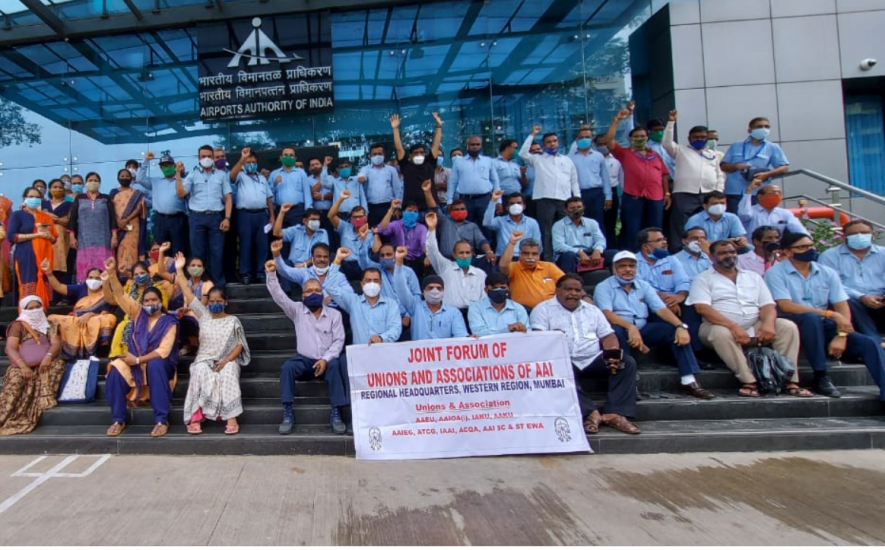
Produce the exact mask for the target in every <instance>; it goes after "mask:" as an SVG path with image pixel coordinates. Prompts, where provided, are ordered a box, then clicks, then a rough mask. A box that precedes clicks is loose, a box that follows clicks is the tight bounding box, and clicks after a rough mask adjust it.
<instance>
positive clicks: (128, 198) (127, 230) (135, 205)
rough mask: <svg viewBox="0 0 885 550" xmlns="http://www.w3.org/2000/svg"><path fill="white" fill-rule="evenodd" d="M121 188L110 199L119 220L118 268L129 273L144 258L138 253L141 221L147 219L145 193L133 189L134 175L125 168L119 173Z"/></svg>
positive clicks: (112, 193)
mask: <svg viewBox="0 0 885 550" xmlns="http://www.w3.org/2000/svg"><path fill="white" fill-rule="evenodd" d="M117 181H118V182H119V183H120V187H118V188H117V189H114V190H113V191H111V194H110V198H111V202H112V203H113V205H114V216H115V217H116V219H117V250H116V253H117V266H118V269H120V270H121V271H124V272H126V271H129V270H130V269H131V268H132V266H133V265H135V263H136V262H138V261H139V260H144V257H139V254H138V251H139V250H140V249H142V250H143V247H141V246H139V245H140V244H141V240H142V239H144V238H145V235H142V223H141V220H143V219H145V216H146V213H145V203H144V200H145V197H144V193H142V192H141V191H138V190H136V189H133V188H132V174H131V173H130V172H129V170H126V169H125V168H124V169H122V170H120V171H119V172H117Z"/></svg>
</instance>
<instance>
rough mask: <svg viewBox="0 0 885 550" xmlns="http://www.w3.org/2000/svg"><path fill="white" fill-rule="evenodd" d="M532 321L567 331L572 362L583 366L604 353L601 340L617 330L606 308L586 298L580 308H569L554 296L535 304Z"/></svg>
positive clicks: (538, 326)
mask: <svg viewBox="0 0 885 550" xmlns="http://www.w3.org/2000/svg"><path fill="white" fill-rule="evenodd" d="M529 321H530V322H531V324H532V330H559V331H562V332H564V333H565V336H566V340H568V350H569V355H570V356H571V359H572V363H573V364H574V365H575V366H576V367H578V368H579V369H581V370H583V369H585V368H587V366H588V365H590V363H592V362H593V361H595V360H596V358H597V357H599V355H600V354H601V353H602V348H601V346H600V341H601V340H602V339H603V338H605V337H606V336H608V335H609V334H613V333H614V330H612V326H611V325H610V324H609V323H608V320H606V318H605V315H603V313H602V311H601V310H600V309H599V308H598V307H596V306H594V305H591V304H588V303H587V302H584V301H583V300H582V301H581V305H579V306H578V308H577V309H576V310H574V311H569V310H567V309H565V308H564V307H562V304H560V303H559V300H557V299H556V297H553V298H551V299H549V300H546V301H544V302H541V303H540V304H538V305H537V306H535V308H534V309H533V310H532V314H531V315H530V316H529Z"/></svg>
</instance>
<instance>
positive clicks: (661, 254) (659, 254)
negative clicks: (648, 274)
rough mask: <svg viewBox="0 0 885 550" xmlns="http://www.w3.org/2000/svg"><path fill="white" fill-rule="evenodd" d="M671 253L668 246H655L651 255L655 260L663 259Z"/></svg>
mask: <svg viewBox="0 0 885 550" xmlns="http://www.w3.org/2000/svg"><path fill="white" fill-rule="evenodd" d="M669 255H670V251H669V250H667V249H666V248H655V249H654V250H652V251H651V257H652V258H654V259H655V260H663V259H664V258H666V257H667V256H669Z"/></svg>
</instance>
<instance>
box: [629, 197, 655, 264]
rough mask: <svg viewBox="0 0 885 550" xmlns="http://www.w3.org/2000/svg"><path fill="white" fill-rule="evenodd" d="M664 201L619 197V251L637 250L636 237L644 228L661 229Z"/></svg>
mask: <svg viewBox="0 0 885 550" xmlns="http://www.w3.org/2000/svg"><path fill="white" fill-rule="evenodd" d="M663 223H664V201H662V200H660V201H653V200H649V199H644V198H642V197H635V196H633V195H629V194H627V193H624V194H623V196H622V197H621V250H632V251H633V252H635V251H637V250H639V247H638V246H637V245H636V235H637V233H639V232H640V231H641V230H643V229H645V228H646V227H663Z"/></svg>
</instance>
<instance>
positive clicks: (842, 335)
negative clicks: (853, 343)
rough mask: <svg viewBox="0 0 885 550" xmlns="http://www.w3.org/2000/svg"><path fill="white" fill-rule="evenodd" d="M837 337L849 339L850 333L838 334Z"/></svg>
mask: <svg viewBox="0 0 885 550" xmlns="http://www.w3.org/2000/svg"><path fill="white" fill-rule="evenodd" d="M836 337H837V338H848V333H847V332H837V333H836Z"/></svg>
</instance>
